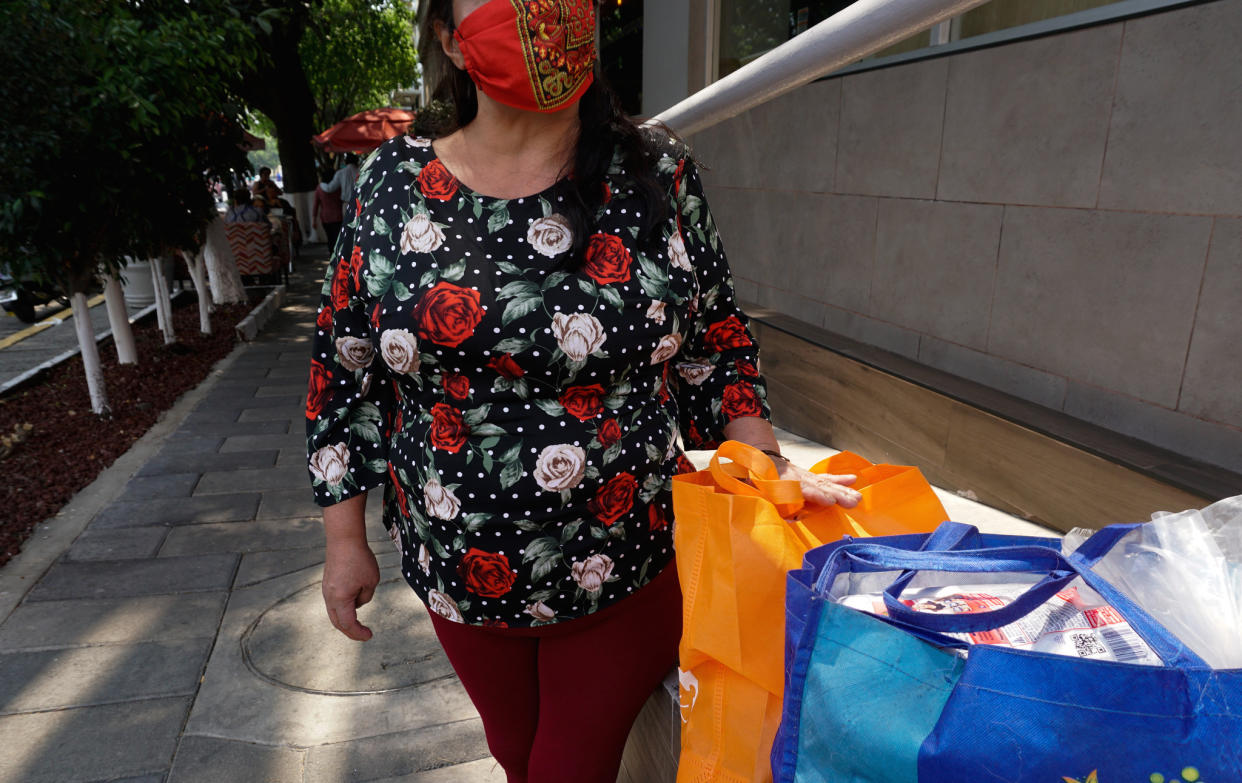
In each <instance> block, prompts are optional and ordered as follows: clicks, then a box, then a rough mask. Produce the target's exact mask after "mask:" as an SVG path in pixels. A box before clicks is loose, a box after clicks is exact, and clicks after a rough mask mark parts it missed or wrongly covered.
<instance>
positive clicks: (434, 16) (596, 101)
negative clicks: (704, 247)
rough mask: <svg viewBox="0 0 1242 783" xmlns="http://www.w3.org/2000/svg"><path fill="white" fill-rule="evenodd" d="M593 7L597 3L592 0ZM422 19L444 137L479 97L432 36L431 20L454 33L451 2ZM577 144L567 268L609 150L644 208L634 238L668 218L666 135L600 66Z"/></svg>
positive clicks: (585, 229)
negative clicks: (632, 111)
mask: <svg viewBox="0 0 1242 783" xmlns="http://www.w3.org/2000/svg"><path fill="white" fill-rule="evenodd" d="M595 1H596V2H597V3H598V0H595ZM423 7H424V16H423V19H422V29H421V31H420V35H419V40H420V41H422V42H423V49H424V50H423V51H422V52H420V55H421V59H422V61H423V62H424V63H426V67H427V70H426V76H427V78H429V79H430V80H431V83H432V84H433V85H435V89H434V90H433V92H432V95H431V97H432V100H433V101H434V100H447V101H451V102H452V104H453V107H454V111H452V112H449V113H448V117H449V120H450V121H449V122H446V123H444V124H443V125H441V126H440V127H438V128H435V129H434V132H435V133H436V135H447V134H448V133H451V132H452V131H454V130H456V129H457V128H460V127H463V126H465V125H467V124H469V123H470V122H471V120H473V119H474V118H475V116H476V115H477V114H478V112H479V96H478V93H477V92H476V88H475V85H474V82H473V81H472V80H471V79H470V76H469V75H468V74H467V73H466V72H465V71H463V70H461V69H460V68H458V67H457V66H455V65H454V64H453V63H452V61H450V60H449V59H448V57H447V56H445V54H444V51H443V49H441V47H440V38H439V36H437V35H436V22H440V23H442V24H444V25H445V26H447V27H448V28H449V29H450V30H451V29H453V27H454V25H453V0H429V2H425V3H424V4H423ZM578 124H579V126H580V129H579V132H578V141H577V144H576V145H575V148H574V156H573V163H572V166H573V168H572V171H570V172H569V173H570V174H572V176H573V184H574V187H573V188H572V190H571V193H570V194H569V195H570V197H568V198H567V199H566V200H565V217H566V218H567V219H568V220H569V224H570V227H571V228H572V229H573V237H574V244H573V246H572V247H571V248H570V256H569V257H570V259H571V260H570V266H571V267H574V268H576V267H578V266H579V265H581V263H582V259H583V255H584V253H585V251H586V246H587V242H588V241H589V240H590V237H591V234H593V233H595V229H596V223H595V215H596V213H597V212H598V210H599V208H600V207H601V206H602V205H603V203H604V184H605V183H604V180H605V177H606V176H607V174H608V169H609V167H610V166H611V165H612V158H613V153H614V151H617V152H619V153H620V155H621V160H622V165H623V167H624V169H625V172H626V174H627V176H628V177H629V179H630V185H631V187H633V189H634V191H635V195H636V196H637V197H638V199H639V200H640V201H641V202H642V204H643V210H642V211H643V220H642V224H641V225H640V226H639V236H640V237H642V238H646V236H647V235H648V234H649V233H650V232H651V231H652V230H653V229H654V228H655V227H656V226H657V225H659V224H660V223H662V222H664V220H666V219H667V218H668V216H669V205H668V196H667V194H666V193H665V192H664V191H663V189H662V188H661V187H660V183H659V180H657V179H656V176H655V166H656V161H657V160H658V159H659V157H660V152H659V149H658V145H659V144H660V143H661V142H664V141H666V140H667V138H668V135H666V134H671V131H668V130H667V129H662V130H660V131H657V130H655V129H646V128H640V127H639V126H638V125H637V124H636V123H635V122H634V120H632V119H631V118H630V117H629V115H627V114H626V113H625V112H624V111H622V109H621V103H620V101H619V100H618V98H617V96H616V93H614V92H613V90H612V88H611V87H609V86H608V84H607V83H606V82H605V81H604V78H603V73H602V72H601V70H600V67H599V64H598V63H597V64H596V66H595V80H594V82H593V83H592V84H591V86H590V87H589V88H587V91H586V92H585V93H583V96H582V99H581V101H580V102H579V103H578Z"/></svg>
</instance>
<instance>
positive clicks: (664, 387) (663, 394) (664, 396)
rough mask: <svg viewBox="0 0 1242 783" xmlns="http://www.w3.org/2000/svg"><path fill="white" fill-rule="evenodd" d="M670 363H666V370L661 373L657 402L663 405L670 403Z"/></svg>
mask: <svg viewBox="0 0 1242 783" xmlns="http://www.w3.org/2000/svg"><path fill="white" fill-rule="evenodd" d="M668 398H669V393H668V362H665V363H664V369H663V370H661V371H660V393H659V394H658V395H656V402H658V403H660V404H661V405H663V404H664V403H666V402H668Z"/></svg>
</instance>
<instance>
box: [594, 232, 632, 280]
mask: <svg viewBox="0 0 1242 783" xmlns="http://www.w3.org/2000/svg"><path fill="white" fill-rule="evenodd" d="M633 263H634V259H632V258H631V257H630V251H628V250H626V249H625V243H624V242H622V241H621V237H619V236H617V235H616V234H595V235H594V236H592V237H591V241H590V243H589V244H588V245H587V250H586V261H585V262H583V264H582V271H583V273H584V274H586V275H588V276H589V277H590V278H591V279H592V280H594V281H595V282H597V283H599V284H600V285H608V284H609V283H624V282H625V281H626V280H629V279H630V265H631V264H633Z"/></svg>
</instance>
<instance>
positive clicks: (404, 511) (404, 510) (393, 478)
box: [388, 462, 410, 517]
mask: <svg viewBox="0 0 1242 783" xmlns="http://www.w3.org/2000/svg"><path fill="white" fill-rule="evenodd" d="M388 486H390V487H392V488H393V489H394V490H395V491H396V495H397V510H399V511H400V512H401V516H403V517H409V516H410V512H409V510H408V508H409V506H408V505H407V504H406V500H405V490H404V489H402V488H401V482H400V481H398V480H397V471H396V470H394V469H393V467H392V463H391V462H390V463H388Z"/></svg>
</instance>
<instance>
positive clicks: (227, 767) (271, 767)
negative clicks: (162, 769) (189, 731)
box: [168, 736, 304, 783]
mask: <svg viewBox="0 0 1242 783" xmlns="http://www.w3.org/2000/svg"><path fill="white" fill-rule="evenodd" d="M303 754H304V751H301V750H297V749H294V748H282V747H272V746H270V745H255V744H253V743H250V742H237V741H234V740H223V739H216V738H214V737H194V736H189V737H183V738H182V740H181V744H180V745H179V746H178V747H177V757H176V759H174V760H173V767H172V772H170V773H169V775H168V783H220V781H246V783H289V781H300V780H301V779H302V756H303Z"/></svg>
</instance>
